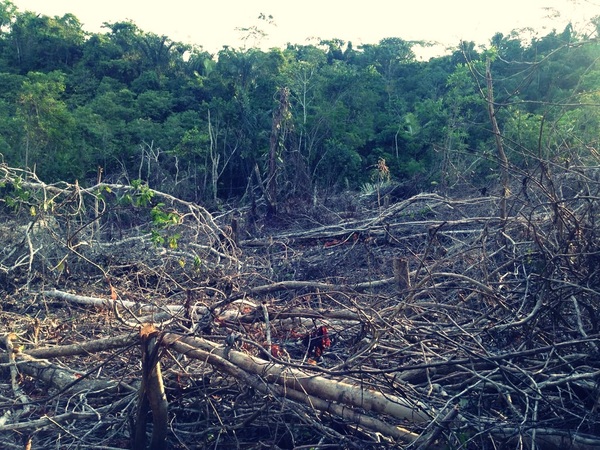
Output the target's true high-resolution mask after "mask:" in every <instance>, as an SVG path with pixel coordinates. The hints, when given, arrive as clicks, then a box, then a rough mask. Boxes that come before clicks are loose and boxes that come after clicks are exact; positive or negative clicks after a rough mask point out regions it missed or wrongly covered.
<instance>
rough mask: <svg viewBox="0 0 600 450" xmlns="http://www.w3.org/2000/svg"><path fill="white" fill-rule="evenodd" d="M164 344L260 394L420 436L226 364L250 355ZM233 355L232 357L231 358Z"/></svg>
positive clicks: (386, 431) (182, 342)
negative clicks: (232, 359)
mask: <svg viewBox="0 0 600 450" xmlns="http://www.w3.org/2000/svg"><path fill="white" fill-rule="evenodd" d="M163 342H164V343H168V345H169V347H170V348H172V349H174V350H176V351H177V352H179V353H182V354H184V355H186V356H188V357H190V358H196V359H199V360H202V361H205V362H207V363H209V364H211V365H212V366H214V367H215V368H217V370H219V371H221V372H225V373H227V374H228V375H231V376H233V377H235V378H237V379H239V380H240V381H242V382H244V384H246V385H248V386H252V387H253V388H255V389H257V390H258V391H260V392H263V393H271V394H276V395H278V396H280V397H285V398H289V399H291V400H294V401H297V402H300V403H303V404H305V405H309V406H310V407H312V408H315V409H317V410H319V411H323V412H327V413H330V414H334V415H337V416H339V417H340V418H342V419H344V420H347V421H349V422H351V423H353V424H356V425H359V426H362V427H364V428H366V429H369V430H371V431H374V432H378V433H381V434H382V435H384V436H385V437H387V438H392V439H396V440H399V441H402V442H407V443H411V442H415V441H416V440H417V439H418V437H419V435H418V434H416V433H412V432H410V431H408V430H405V429H403V428H401V427H398V426H393V425H390V424H388V423H386V422H384V421H382V420H379V419H377V418H374V417H370V416H367V415H365V414H362V413H360V412H358V411H356V410H355V409H354V408H351V407H348V406H347V405H345V404H343V403H336V402H333V401H331V400H324V399H322V398H319V397H318V396H315V395H311V394H310V393H308V392H307V391H305V390H297V389H294V388H291V387H290V386H288V385H286V384H285V383H284V384H283V385H278V384H266V383H265V382H264V381H263V379H262V378H261V376H260V374H261V372H262V370H261V369H260V368H259V367H256V370H257V371H256V372H254V371H249V372H247V371H246V370H244V369H243V368H241V367H239V366H238V365H236V364H234V363H233V362H231V361H229V360H228V359H226V358H225V357H224V356H225V353H227V355H228V356H229V357H233V358H235V359H236V360H238V361H239V360H240V359H242V358H243V356H245V357H247V358H249V359H255V358H253V357H251V356H248V355H243V354H240V355H243V356H240V355H236V354H238V353H240V352H231V351H230V352H226V351H225V350H224V349H219V350H212V351H211V350H207V349H203V348H199V347H198V345H197V344H198V343H197V342H194V341H192V342H190V340H188V339H177V336H174V335H172V334H167V335H165V336H164V337H163ZM194 344H196V345H194ZM232 353H234V354H233V355H232ZM256 362H257V363H259V364H260V363H261V362H262V363H265V362H264V361H260V360H259V361H256ZM248 364H249V365H250V366H253V365H254V361H252V362H249V363H248ZM265 364H266V365H267V366H273V364H272V363H265ZM332 382H333V381H332ZM333 383H335V382H333ZM338 383H339V382H338ZM430 448H431V449H435V448H437V447H436V446H433V445H432V446H431V447H430Z"/></svg>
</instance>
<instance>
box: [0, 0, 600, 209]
mask: <svg viewBox="0 0 600 450" xmlns="http://www.w3.org/2000/svg"><path fill="white" fill-rule="evenodd" d="M0 23H1V28H2V33H1V34H0V77H1V83H2V86H3V89H2V91H1V92H0V154H1V155H2V157H3V160H4V162H5V163H6V164H8V165H9V166H11V167H18V168H23V169H28V170H32V171H34V172H35V173H36V174H37V175H38V176H39V177H40V178H41V179H43V180H45V181H47V182H53V181H58V180H65V181H69V182H73V181H75V180H78V182H79V183H80V184H81V185H89V184H91V183H95V182H97V181H98V178H99V177H100V176H101V177H102V179H103V180H106V181H108V182H124V183H127V184H129V183H131V181H133V180H141V181H143V182H145V183H147V184H148V185H150V186H151V187H152V188H154V189H159V190H161V191H163V192H166V193H169V194H172V195H175V196H177V197H179V198H182V199H187V200H190V201H196V202H201V203H203V204H207V205H213V206H214V205H217V204H218V203H220V202H222V201H227V200H230V199H243V198H245V195H247V194H248V186H249V184H250V182H251V180H252V178H253V177H254V176H256V175H259V176H261V177H262V178H263V179H265V180H272V181H269V184H270V187H269V188H270V189H271V190H272V195H273V196H277V197H278V198H279V199H280V200H286V199H302V198H308V197H310V196H314V195H315V194H323V193H324V194H327V193H331V192H336V191H340V190H343V189H353V190H357V189H362V190H365V191H368V190H369V189H373V186H374V185H378V184H382V183H384V182H396V183H400V184H405V185H408V186H410V187H411V189H413V190H414V191H420V190H433V189H438V190H442V191H444V192H446V191H447V190H449V189H452V188H456V187H460V188H461V189H462V188H464V187H469V188H473V189H474V190H475V191H478V190H483V191H485V190H487V189H492V188H493V187H494V185H495V184H496V182H497V180H498V179H499V174H498V168H497V161H496V159H495V158H496V156H495V148H496V145H495V143H494V139H495V137H494V133H493V132H492V130H491V128H490V121H489V117H488V114H487V110H486V98H485V94H484V90H483V87H484V86H485V82H486V80H485V65H486V64H487V63H489V64H490V74H491V75H492V76H493V81H494V88H495V93H496V98H495V99H494V102H495V105H496V108H495V109H496V112H495V117H496V119H497V121H498V123H499V127H500V129H501V131H502V134H503V136H504V138H505V146H506V151H507V154H508V155H507V157H508V159H509V160H510V161H511V163H512V164H516V165H517V166H518V167H519V168H520V170H523V171H527V170H528V168H531V167H532V166H533V165H535V162H534V161H536V160H537V159H539V158H540V157H543V158H550V159H551V160H554V161H563V162H564V161H568V160H571V159H572V158H573V157H574V156H573V153H575V154H576V157H577V158H578V157H579V156H585V153H586V152H587V149H588V148H592V147H595V146H596V142H597V139H598V133H597V130H598V123H599V120H600V115H599V113H598V109H597V106H596V105H597V104H598V96H599V92H598V86H599V81H598V80H599V77H600V70H599V67H598V63H597V61H598V56H599V53H600V47H599V44H598V41H597V31H598V26H600V22H596V23H595V24H594V27H593V29H594V31H593V33H592V34H589V33H588V34H583V33H579V32H578V31H577V30H575V29H573V28H572V27H571V26H568V27H567V28H565V29H564V30H559V31H552V32H550V33H549V34H547V35H545V36H543V37H535V38H533V39H531V40H526V39H524V38H521V37H520V36H519V34H518V33H513V34H510V35H503V34H501V33H497V34H496V35H494V36H492V37H491V39H490V42H489V45H488V46H487V47H486V48H479V47H476V46H475V44H474V43H473V42H459V43H457V46H456V48H454V49H453V51H452V53H451V54H449V55H446V56H441V57H436V58H432V59H430V60H429V61H419V60H417V58H416V57H415V54H414V51H413V50H414V46H415V45H417V44H416V43H414V42H410V41H406V40H403V39H401V38H399V37H389V38H386V39H382V40H381V41H380V42H379V43H377V44H365V45H361V46H356V47H355V46H354V45H353V44H352V42H346V41H344V40H343V39H330V40H322V41H320V42H318V43H316V44H310V45H300V44H288V45H287V47H286V48H273V49H270V50H267V51H265V50H261V49H258V48H253V47H249V48H231V47H227V46H224V47H223V48H222V50H220V51H219V52H217V53H216V54H211V53H208V52H206V51H204V50H203V49H202V47H196V46H193V45H190V44H185V43H182V42H175V41H173V40H171V39H170V38H169V37H168V36H159V35H156V34H154V33H152V32H146V31H144V30H142V29H140V28H139V27H138V26H137V25H136V24H135V23H134V22H129V21H127V22H116V23H106V24H105V25H104V29H105V31H104V32H103V33H90V32H87V31H84V29H83V28H82V24H81V22H80V21H79V20H78V19H77V17H75V16H74V15H72V14H65V15H64V16H62V17H58V16H55V17H48V16H44V15H41V14H37V13H35V12H31V11H25V12H22V11H19V10H18V9H17V8H16V7H15V6H14V4H13V3H11V2H10V1H6V0H5V1H2V2H0ZM342 38H343V37H342ZM382 163H383V164H384V166H385V167H386V169H387V172H386V174H385V176H384V177H382V173H381V171H380V170H378V167H379V168H381V167H382V166H381V164H382ZM100 174H101V175H100Z"/></svg>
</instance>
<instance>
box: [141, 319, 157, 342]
mask: <svg viewBox="0 0 600 450" xmlns="http://www.w3.org/2000/svg"><path fill="white" fill-rule="evenodd" d="M157 334H158V328H156V327H155V326H154V324H152V323H145V324H143V325H142V327H141V328H140V337H141V338H142V340H146V339H150V338H151V337H154V336H156V335H157Z"/></svg>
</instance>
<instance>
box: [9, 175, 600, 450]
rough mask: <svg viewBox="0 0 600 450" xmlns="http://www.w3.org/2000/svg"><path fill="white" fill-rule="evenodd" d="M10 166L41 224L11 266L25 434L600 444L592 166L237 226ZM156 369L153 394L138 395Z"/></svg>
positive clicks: (15, 424)
mask: <svg viewBox="0 0 600 450" xmlns="http://www.w3.org/2000/svg"><path fill="white" fill-rule="evenodd" d="M4 173H5V179H10V180H12V181H11V182H12V188H11V189H14V190H13V191H11V193H10V195H12V196H13V197H15V198H16V195H17V194H16V193H17V190H18V189H26V190H28V192H31V194H29V195H31V197H29V198H28V200H22V201H21V202H20V203H19V204H18V206H19V207H18V208H17V213H16V214H14V213H13V214H12V215H11V217H12V218H13V220H16V218H18V217H19V215H20V217H21V219H23V218H24V217H25V216H27V218H28V220H29V221H30V222H33V225H29V226H28V227H27V228H15V229H16V230H18V231H17V232H16V233H15V234H16V235H15V236H13V237H11V238H10V239H12V240H10V239H9V240H8V241H7V242H9V244H8V245H6V246H5V248H4V250H3V252H4V253H3V256H2V260H1V261H0V263H1V264H2V273H3V275H2V276H4V277H5V279H6V280H7V281H8V280H10V283H9V284H7V286H8V285H12V286H13V287H12V289H11V288H7V289H6V291H5V303H4V305H5V306H4V310H3V311H2V312H1V318H2V320H3V321H4V322H5V323H6V324H7V327H8V331H10V332H12V334H10V335H7V336H6V337H5V339H4V345H3V346H4V353H3V354H2V358H3V360H2V362H3V363H4V365H5V367H7V368H12V372H11V373H12V374H13V375H11V376H12V379H13V382H12V384H11V385H10V386H8V385H7V386H5V387H4V388H3V391H2V396H3V397H4V398H5V399H10V402H9V401H4V403H3V405H2V408H3V415H2V420H1V422H0V432H1V433H5V434H6V435H7V436H9V439H7V442H9V441H10V442H12V443H13V445H15V446H16V445H17V443H18V441H19V439H20V437H21V436H24V437H25V438H26V439H34V440H35V441H36V442H37V443H38V444H39V445H43V443H44V442H50V441H51V440H52V439H54V440H55V439H56V438H57V436H60V438H61V439H63V442H68V445H74V446H77V447H79V448H87V447H93V446H99V445H100V446H102V445H104V446H112V447H126V446H130V445H131V442H130V441H132V440H133V441H137V444H135V443H134V444H135V445H138V448H143V446H144V445H145V444H146V443H145V436H144V434H145V433H144V431H147V433H148V435H150V434H151V433H152V431H153V430H160V433H161V436H163V437H162V439H166V441H168V443H169V445H171V446H172V447H174V448H191V447H199V448H219V447H226V448H254V447H256V448H257V447H258V446H261V445H269V446H277V447H279V448H294V447H302V446H315V447H316V446H319V445H320V446H343V447H348V448H382V447H389V446H397V447H399V448H411V449H417V448H419V449H421V448H423V449H424V448H444V447H450V448H465V449H466V448H499V447H502V446H506V445H510V446H511V447H514V448H520V447H523V448H524V447H531V448H559V447H570V448H580V449H584V448H585V449H588V448H600V438H598V436H599V435H600V430H599V429H598V423H600V421H599V420H598V419H599V417H598V398H599V387H598V379H599V375H600V358H599V355H598V345H599V340H600V335H599V333H598V317H597V315H598V306H597V300H598V298H599V296H598V293H599V292H598V291H599V288H598V286H599V283H598V273H599V272H598V261H599V259H598V258H599V254H598V250H597V249H598V248H599V244H600V242H599V239H598V238H599V236H598V229H597V225H596V223H595V217H596V216H597V214H598V206H599V202H598V200H599V199H600V185H599V183H598V182H597V181H596V179H595V173H594V171H593V170H591V169H585V170H584V169H583V168H580V169H578V172H577V174H578V175H577V177H575V178H572V179H571V178H569V177H568V176H565V177H564V179H563V180H557V179H552V180H551V179H550V177H545V178H544V177H542V178H538V179H536V180H535V182H533V181H532V182H531V183H529V184H528V185H527V186H526V187H524V188H523V190H522V191H521V193H520V194H519V195H513V196H512V197H509V199H511V200H512V202H511V203H509V204H508V205H507V207H508V208H507V212H508V215H507V217H505V218H503V217H500V218H499V217H498V216H497V213H496V211H498V201H499V199H498V198H495V197H474V198H468V199H449V198H445V197H441V196H439V195H437V194H420V195H417V196H414V197H411V198H409V199H406V200H403V201H400V202H398V203H395V204H393V205H391V206H389V207H388V208H385V209H381V208H377V210H376V211H375V212H374V211H372V210H368V209H365V210H364V211H363V213H362V214H361V215H360V217H357V218H354V219H349V220H344V221H340V220H339V219H337V220H331V222H330V223H323V224H322V225H321V226H319V227H317V228H312V229H302V230H298V229H293V230H280V231H278V232H277V233H273V234H271V235H269V236H263V237H252V238H250V239H246V240H244V239H239V237H238V236H234V235H233V234H232V230H231V231H227V227H226V225H225V224H224V221H225V216H223V217H222V218H220V219H214V218H213V217H212V216H211V215H210V214H208V212H206V211H205V210H204V209H202V208H201V207H199V206H197V205H191V204H188V203H185V202H180V201H178V200H177V199H173V198H170V197H168V196H165V195H163V194H161V193H158V192H153V191H152V194H150V193H149V192H150V191H148V192H146V191H145V189H147V188H145V187H143V186H141V185H139V186H137V187H134V186H129V187H128V186H115V185H98V186H95V187H93V188H90V189H83V188H80V187H78V186H77V185H59V186H46V185H44V184H43V183H41V182H39V180H32V179H30V178H27V177H22V178H23V179H22V180H20V181H19V183H16V182H15V180H16V179H18V178H19V177H17V174H16V173H15V172H11V171H9V170H8V169H5V172H4ZM19 176H20V175H19ZM17 185H18V186H20V187H19V188H17V187H16V186H17ZM513 192H518V188H516V189H513ZM144 196H149V198H147V199H146V200H147V201H148V203H147V204H144V201H145V200H142V199H143V198H144ZM5 198H7V197H6V195H5ZM40 199H43V200H40ZM158 199H160V201H158ZM40 201H42V203H40ZM36 202H37V203H36ZM44 204H46V205H47V206H46V207H44V206H43V205H44ZM159 204H160V205H161V206H160V207H159V208H158V210H156V209H155V207H157V205H159ZM167 205H168V206H167ZM9 206H10V207H11V208H13V209H14V207H13V206H11V205H9V204H8V203H7V204H6V207H7V208H8V207H9ZM25 206H27V207H28V208H25ZM32 207H33V208H34V209H35V211H36V215H35V216H32V215H31V208H32ZM152 211H154V212H152ZM320 218H321V220H323V221H326V220H327V215H326V214H321V216H320ZM42 219H43V222H42ZM219 220H221V222H222V223H221V225H220V226H219V225H218V224H217V222H219ZM157 222H158V224H157ZM165 223H168V226H167V225H165ZM36 224H38V226H39V227H40V231H39V232H38V231H34V230H35V229H36V228H35V227H36ZM163 225H164V226H163ZM240 226H243V220H241V221H240ZM4 232H5V233H6V234H7V236H8V235H9V233H8V231H7V230H5V231H4ZM159 238H162V239H159ZM173 239H174V240H173ZM62 263H64V266H63V267H62V269H61V267H60V264H62ZM83 280H85V281H83ZM107 280H108V283H107ZM24 282H25V283H26V286H27V289H24V288H23V286H24ZM67 289H68V290H75V291H76V292H77V293H78V295H75V294H72V293H70V292H67ZM148 324H152V325H151V328H148V326H149V325H148ZM148 329H150V330H152V332H151V333H147V332H144V330H148ZM325 338H326V340H325ZM149 339H152V348H153V349H158V350H156V352H155V353H152V355H151V357H149V356H146V357H145V358H146V360H145V361H146V363H145V364H146V365H145V366H144V367H145V369H144V371H143V373H140V371H139V369H138V368H139V366H140V363H139V362H140V360H141V359H142V356H141V355H142V352H143V351H146V352H147V351H148V348H147V347H144V345H146V346H147V345H148V341H149ZM318 339H321V341H320V345H316V344H315V343H318V342H319V341H318ZM44 358H45V359H44ZM148 361H150V362H148ZM158 364H160V370H157V369H156V368H157V367H158ZM155 369H156V370H155ZM152 373H154V374H157V373H158V374H160V376H159V377H160V384H161V385H162V386H163V387H162V388H160V389H164V392H163V393H164V399H163V400H164V401H162V403H160V405H161V406H160V407H161V408H162V410H161V411H160V412H159V411H158V410H154V409H152V407H150V406H148V405H152V404H153V403H152V402H153V400H152V398H149V402H148V404H147V406H146V408H147V411H146V410H143V411H142V412H140V410H139V404H140V401H138V400H139V398H140V392H142V391H143V389H142V387H143V386H146V387H147V386H151V385H153V384H152V383H154V382H157V379H156V378H153V379H149V378H148V377H149V376H150V375H149V374H152ZM43 374H45V375H43ZM154 376H156V375H154ZM45 386H50V389H49V390H48V388H47V387H45ZM145 389H146V391H148V389H147V388H145ZM157 389H158V388H157ZM157 389H154V390H157ZM160 389H158V390H160ZM150 391H153V389H150ZM145 395H147V394H145ZM165 402H166V403H165ZM157 404H158V403H157ZM166 404H168V411H167V414H166V415H167V417H168V419H166V420H167V422H165V420H164V419H160V420H158V422H156V421H155V422H154V423H153V424H152V425H151V423H152V422H151V421H145V420H144V418H145V417H146V416H145V414H148V415H152V416H153V419H157V417H158V418H160V417H164V414H165V405H166ZM136 405H138V406H136ZM130 422H135V423H137V424H138V425H139V424H140V423H142V424H143V426H142V427H141V428H140V426H138V427H137V429H135V428H133V427H132V426H131V425H130ZM86 424H93V426H87V425H86ZM165 430H166V432H165ZM165 434H166V435H165ZM136 436H137V438H136ZM141 441H144V442H141ZM52 442H54V441H52ZM140 442H141V443H140Z"/></svg>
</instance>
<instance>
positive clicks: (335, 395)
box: [163, 333, 431, 423]
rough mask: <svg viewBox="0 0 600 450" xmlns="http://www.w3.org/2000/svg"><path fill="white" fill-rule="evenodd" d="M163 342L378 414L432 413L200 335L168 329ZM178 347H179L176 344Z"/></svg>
mask: <svg viewBox="0 0 600 450" xmlns="http://www.w3.org/2000/svg"><path fill="white" fill-rule="evenodd" d="M163 342H164V343H165V344H167V345H170V346H176V344H177V343H181V342H182V343H185V344H187V345H188V346H190V347H193V348H198V349H201V350H205V351H207V352H210V353H212V354H216V355H218V356H220V357H221V358H225V359H227V360H228V361H230V362H232V363H233V364H235V365H237V366H239V367H240V368H242V369H244V370H246V371H248V372H250V373H254V374H258V375H260V376H261V377H263V378H264V379H265V380H267V381H269V382H273V383H277V384H280V385H282V386H285V387H286V388H290V389H294V390H296V391H299V392H305V393H306V394H308V395H313V396H315V397H318V398H321V399H324V400H331V401H335V402H338V403H340V404H346V405H349V406H353V407H358V408H362V409H364V410H366V411H372V412H374V413H379V414H387V415H390V416H392V417H395V418H396V419H402V420H409V421H411V422H417V423H425V422H428V421H429V420H431V415H430V413H429V412H428V411H426V407H425V406H424V405H418V404H414V403H412V402H410V401H408V400H406V399H402V398H400V397H397V396H395V395H392V394H383V393H381V392H377V391H374V390H370V389H364V388H362V387H360V386H355V385H351V384H348V383H345V382H342V381H336V380H332V379H327V378H325V377H322V376H318V375H311V374H309V373H306V372H303V371H301V370H298V369H294V368H291V367H286V366H284V365H280V364H274V363H273V362H270V361H265V360H262V359H259V358H256V357H254V356H251V355H247V354H245V353H242V352H239V351H236V350H231V348H228V347H220V346H218V345H217V344H214V343H212V342H210V341H207V340H205V339H202V338H198V337H187V336H178V335H175V334H172V333H166V334H165V335H164V337H163ZM175 348H177V347H175Z"/></svg>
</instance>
